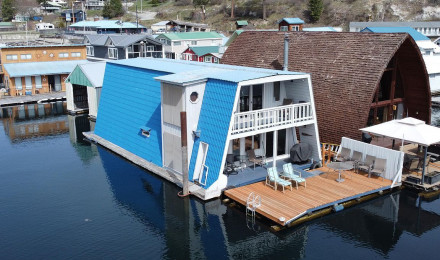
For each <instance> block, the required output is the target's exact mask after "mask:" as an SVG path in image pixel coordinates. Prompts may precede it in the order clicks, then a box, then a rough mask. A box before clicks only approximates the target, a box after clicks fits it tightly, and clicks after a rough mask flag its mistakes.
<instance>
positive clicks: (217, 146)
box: [189, 79, 237, 189]
mask: <svg viewBox="0 0 440 260" xmlns="http://www.w3.org/2000/svg"><path fill="white" fill-rule="evenodd" d="M236 90H237V84H236V83H232V82H227V81H220V80H211V79H210V80H208V82H207V83H206V87H205V94H204V96H203V104H202V109H201V111H200V117H199V123H198V126H197V129H198V130H200V131H201V132H200V138H198V139H196V141H195V142H194V146H193V150H192V154H191V161H190V166H189V179H190V180H192V178H193V175H194V168H195V164H196V160H197V153H198V151H199V144H200V142H205V143H207V144H208V145H209V149H208V154H207V156H206V161H205V165H206V166H208V167H209V174H208V178H207V181H206V187H204V188H205V189H207V188H209V187H210V186H211V185H212V184H213V183H214V182H215V181H216V180H217V179H218V177H219V174H220V168H221V163H222V159H223V153H224V151H225V145H226V138H227V136H228V130H229V123H230V121H231V115H232V109H233V106H234V100H235V94H236Z"/></svg>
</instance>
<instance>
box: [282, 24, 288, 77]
mask: <svg viewBox="0 0 440 260" xmlns="http://www.w3.org/2000/svg"><path fill="white" fill-rule="evenodd" d="M283 70H284V71H288V70H289V35H288V34H287V33H285V34H284V63H283Z"/></svg>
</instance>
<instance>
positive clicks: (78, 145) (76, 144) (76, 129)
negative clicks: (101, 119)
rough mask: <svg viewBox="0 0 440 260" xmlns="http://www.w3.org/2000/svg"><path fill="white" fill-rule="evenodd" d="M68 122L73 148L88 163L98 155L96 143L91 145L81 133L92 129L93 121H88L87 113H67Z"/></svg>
mask: <svg viewBox="0 0 440 260" xmlns="http://www.w3.org/2000/svg"><path fill="white" fill-rule="evenodd" d="M67 121H68V123H69V136H70V142H71V143H72V146H73V148H75V151H76V153H77V154H78V157H79V158H80V159H81V160H82V161H83V162H84V163H89V162H90V161H91V160H92V159H93V158H94V157H95V156H97V155H98V150H97V148H96V145H91V144H90V142H88V141H87V140H86V139H85V138H84V135H83V133H84V132H89V131H93V130H94V129H95V122H93V121H90V120H89V118H88V116H87V115H85V114H84V115H67Z"/></svg>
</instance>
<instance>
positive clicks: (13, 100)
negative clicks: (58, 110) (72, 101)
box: [0, 91, 66, 107]
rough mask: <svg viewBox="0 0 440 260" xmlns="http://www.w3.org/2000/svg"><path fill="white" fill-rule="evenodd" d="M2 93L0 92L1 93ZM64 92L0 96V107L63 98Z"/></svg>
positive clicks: (64, 97)
mask: <svg viewBox="0 0 440 260" xmlns="http://www.w3.org/2000/svg"><path fill="white" fill-rule="evenodd" d="M1 94H2V93H0V95H1ZM65 99H66V92H64V91H62V92H52V93H45V94H37V95H29V96H16V97H12V96H1V97H0V107H4V106H15V105H22V104H30V103H37V102H39V101H45V100H47V101H57V100H65Z"/></svg>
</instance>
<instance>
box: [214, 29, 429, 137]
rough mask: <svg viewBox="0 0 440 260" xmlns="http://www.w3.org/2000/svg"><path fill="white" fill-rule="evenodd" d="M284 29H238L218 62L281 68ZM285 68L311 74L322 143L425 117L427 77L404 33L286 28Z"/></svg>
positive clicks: (427, 91)
mask: <svg viewBox="0 0 440 260" xmlns="http://www.w3.org/2000/svg"><path fill="white" fill-rule="evenodd" d="M285 34H286V32H277V31H274V32H270V31H244V32H242V33H241V34H240V35H239V36H238V37H237V38H236V39H235V41H233V42H232V43H231V44H230V45H229V47H228V49H227V50H226V52H225V54H224V55H223V57H222V61H221V62H222V63H224V64H231V65H241V66H250V67H259V68H268V69H280V70H281V69H282V67H283V58H284V54H283V46H284V41H285V39H284V38H285ZM287 35H288V37H289V40H290V41H289V50H290V51H289V56H288V60H289V62H288V64H289V70H291V71H303V72H308V73H311V75H312V81H313V86H314V87H313V90H314V97H315V100H316V111H317V117H318V125H319V126H320V127H321V129H320V131H319V132H320V135H321V136H320V139H321V141H323V142H330V143H334V144H338V143H340V141H341V138H342V137H343V136H346V137H349V138H352V139H356V140H360V139H361V136H362V135H361V133H360V131H359V129H361V128H364V127H366V126H369V125H373V124H377V123H381V122H385V121H389V120H392V119H399V118H403V117H406V116H411V117H415V118H417V119H420V120H423V121H425V122H427V123H429V122H430V121H431V108H430V107H431V92H430V86H429V77H428V73H427V70H426V68H425V65H424V61H423V58H422V55H421V54H420V50H419V48H418V46H417V44H416V42H415V41H414V40H413V39H412V37H410V36H409V35H408V34H406V33H394V34H375V33H349V32H295V33H289V32H287Z"/></svg>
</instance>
